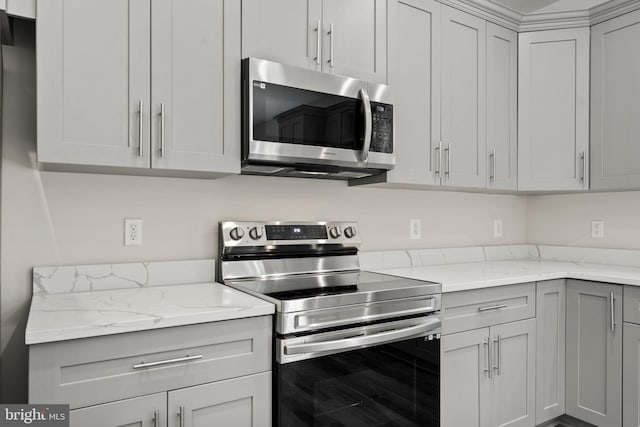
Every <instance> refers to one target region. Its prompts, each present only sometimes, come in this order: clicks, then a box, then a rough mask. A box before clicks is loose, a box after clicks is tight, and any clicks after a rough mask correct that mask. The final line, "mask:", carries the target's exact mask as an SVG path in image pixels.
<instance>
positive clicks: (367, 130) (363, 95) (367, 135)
mask: <svg viewBox="0 0 640 427" xmlns="http://www.w3.org/2000/svg"><path fill="white" fill-rule="evenodd" d="M358 95H359V96H360V99H362V104H363V108H364V144H363V145H362V152H361V153H360V161H361V162H362V163H366V162H367V160H369V149H370V148H371V131H372V129H373V119H372V117H371V101H370V100H369V94H368V93H367V91H366V90H365V89H360V93H359V94H358Z"/></svg>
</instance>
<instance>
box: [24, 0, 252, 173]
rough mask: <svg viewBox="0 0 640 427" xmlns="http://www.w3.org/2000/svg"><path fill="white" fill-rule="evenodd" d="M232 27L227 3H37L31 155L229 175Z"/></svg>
mask: <svg viewBox="0 0 640 427" xmlns="http://www.w3.org/2000/svg"><path fill="white" fill-rule="evenodd" d="M98 17H99V19H97V18H98ZM240 23H241V20H240V2H237V1H231V0H212V1H207V2H201V1H194V0H187V1H177V0H158V1H157V2H156V1H154V2H153V8H152V7H151V2H150V1H149V0H141V1H136V2H129V1H125V0H114V1H107V2H105V1H100V0H51V1H50V0H38V17H37V21H36V25H37V45H38V49H37V79H38V161H39V162H41V163H44V164H45V165H55V164H62V165H67V166H68V165H75V166H83V167H84V169H80V170H83V171H96V172H100V171H106V172H112V171H116V172H117V171H137V173H145V172H144V169H147V171H146V173H150V170H149V169H150V168H153V169H156V170H158V171H161V170H171V171H174V170H182V171H188V172H191V173H193V172H197V173H205V174H207V175H210V176H214V175H218V174H228V173H238V172H239V171H240V145H239V144H240V143H239V140H240V129H239V128H240V117H239V115H240V99H239V98H240V97H239V93H240V35H241V34H240ZM152 75H153V79H151V76H152ZM152 80H153V81H152ZM113 167H116V168H117V169H113ZM132 168H136V169H132ZM72 170H73V168H72ZM134 173H135V172H134Z"/></svg>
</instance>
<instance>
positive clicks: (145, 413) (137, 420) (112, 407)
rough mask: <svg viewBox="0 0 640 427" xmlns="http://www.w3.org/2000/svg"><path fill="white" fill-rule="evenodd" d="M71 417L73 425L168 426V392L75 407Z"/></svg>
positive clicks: (93, 426) (94, 426)
mask: <svg viewBox="0 0 640 427" xmlns="http://www.w3.org/2000/svg"><path fill="white" fill-rule="evenodd" d="M69 417H70V425H71V427H86V426H92V427H133V426H135V427H166V425H167V394H166V393H156V394H152V395H149V396H144V397H136V398H134V399H127V400H121V401H118V402H112V403H106V404H104V405H96V406H91V407H89V408H83V409H75V410H73V411H71V412H70V413H69Z"/></svg>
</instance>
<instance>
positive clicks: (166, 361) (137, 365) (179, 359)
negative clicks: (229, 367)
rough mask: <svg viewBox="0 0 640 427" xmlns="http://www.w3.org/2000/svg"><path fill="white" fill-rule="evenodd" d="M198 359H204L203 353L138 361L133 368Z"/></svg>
mask: <svg viewBox="0 0 640 427" xmlns="http://www.w3.org/2000/svg"><path fill="white" fill-rule="evenodd" d="M198 359H202V355H201V354H198V355H196V356H189V355H187V356H185V357H178V358H176V359H167V360H159V361H157V362H147V363H145V362H142V363H138V364H135V365H133V369H144V368H153V367H154V366H162V365H171V364H174V363H183V362H190V361H192V360H198Z"/></svg>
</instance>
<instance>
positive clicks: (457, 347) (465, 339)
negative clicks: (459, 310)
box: [440, 328, 491, 427]
mask: <svg viewBox="0 0 640 427" xmlns="http://www.w3.org/2000/svg"><path fill="white" fill-rule="evenodd" d="M490 341H491V338H490V337H489V328H483V329H475V330H473V331H468V332H461V333H458V334H452V335H445V336H443V337H442V342H441V350H440V351H441V362H440V393H441V395H440V399H441V411H440V413H441V419H440V425H441V426H442V427H460V426H465V427H489V426H490V425H491V424H490V418H489V416H490V406H489V405H490V392H491V379H490V378H489V375H490V367H491V365H490V364H491V361H490V357H489V351H490Z"/></svg>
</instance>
